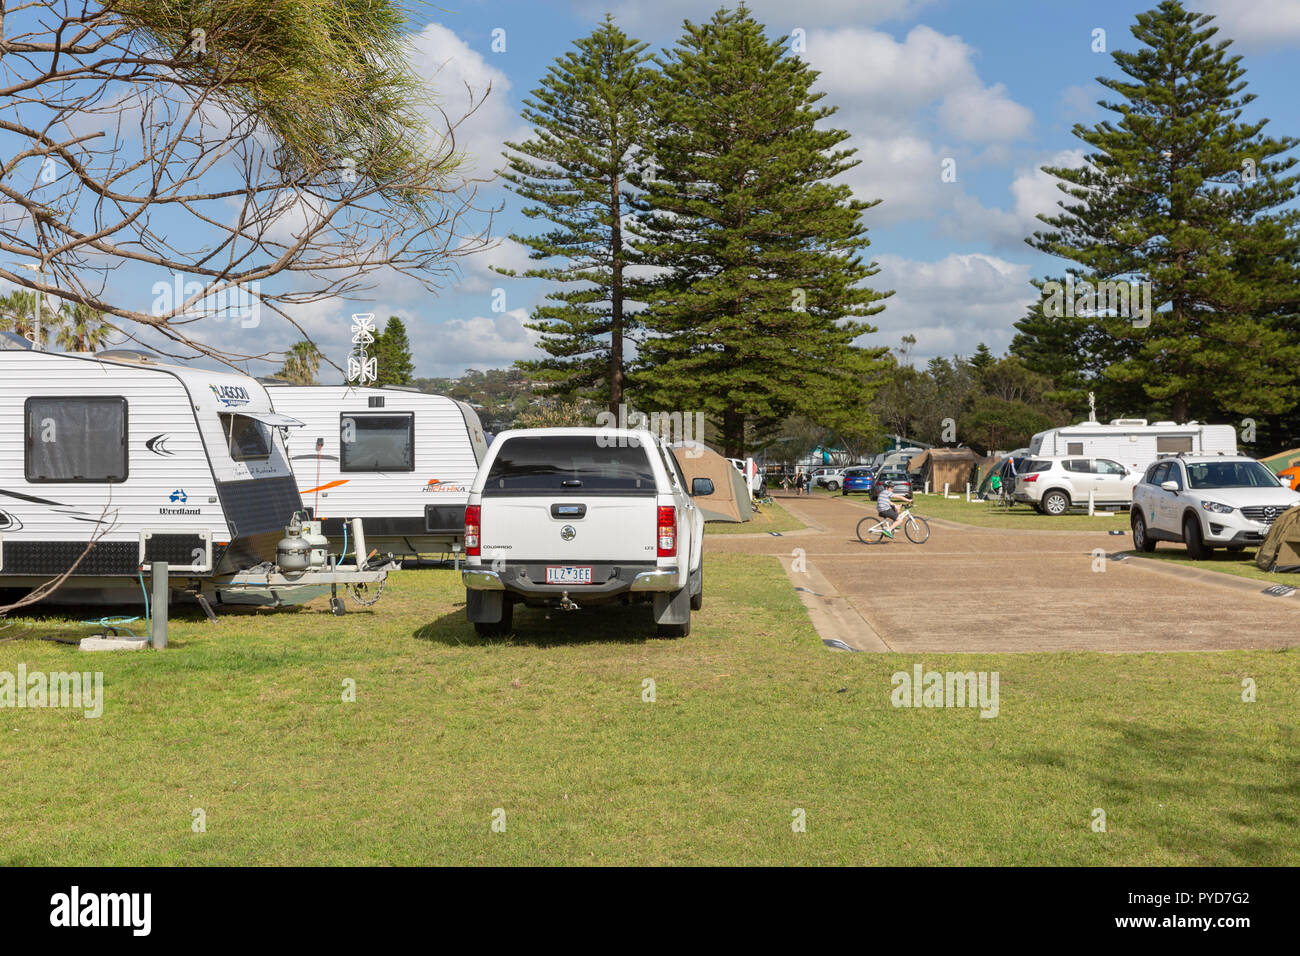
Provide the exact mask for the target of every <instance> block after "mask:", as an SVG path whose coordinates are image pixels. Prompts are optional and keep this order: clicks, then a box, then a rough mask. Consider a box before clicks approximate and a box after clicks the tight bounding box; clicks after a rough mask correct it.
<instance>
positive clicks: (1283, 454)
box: [1259, 448, 1300, 475]
mask: <svg viewBox="0 0 1300 956" xmlns="http://www.w3.org/2000/svg"><path fill="white" fill-rule="evenodd" d="M1259 463H1260V464H1261V465H1263V466H1265V467H1266V468H1267V469H1268V470H1269V471H1271V472H1273V474H1275V475H1276V474H1278V473H1280V472H1281V471H1282V470H1283V469H1285V468H1290V467H1291V466H1292V465H1300V448H1292V449H1291V450H1290V451H1280V452H1278V453H1277V454H1276V455H1270V456H1269V457H1267V458H1261V459H1260V460H1259Z"/></svg>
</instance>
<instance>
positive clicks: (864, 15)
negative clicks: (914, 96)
mask: <svg viewBox="0 0 1300 956" xmlns="http://www.w3.org/2000/svg"><path fill="white" fill-rule="evenodd" d="M934 3H935V0H819V2H817V3H806V4H803V5H802V6H799V7H797V8H796V7H792V6H791V4H790V3H789V2H787V0H747V2H746V6H748V7H749V9H750V10H751V11H752V12H753V14H754V18H755V19H756V20H758V21H759V22H760V23H763V24H766V25H767V27H768V28H769V29H770V30H771V31H772V32H773V33H776V34H777V35H782V34H786V33H789V32H790V31H791V30H793V29H795V28H796V27H802V28H804V29H807V28H808V27H813V26H822V25H824V24H833V23H844V22H845V21H847V20H855V21H857V22H859V23H881V22H884V21H887V20H910V19H911V18H912V17H914V16H915V15H916V14H917V13H918V12H920V11H921V10H923V9H925V8H926V7H929V6H931V5H933V4H934ZM573 5H574V7H575V8H576V9H577V12H578V13H579V14H580V15H582V16H584V17H587V18H589V19H591V20H592V22H593V23H594V22H595V21H596V20H598V19H600V18H601V17H603V16H604V15H605V13H606V11H608V12H609V13H611V14H613V15H614V19H615V20H616V21H617V22H618V25H619V26H620V27H622V28H623V29H624V30H626V31H628V32H629V33H633V34H635V33H636V32H637V31H640V32H642V33H644V34H645V36H644V37H642V38H643V39H652V38H653V39H661V38H663V36H664V35H665V34H667V35H669V36H672V37H675V36H676V35H677V34H678V33H680V32H681V25H682V21H683V20H690V21H691V22H693V23H700V22H703V21H706V20H708V19H710V18H711V17H712V16H713V12H714V11H715V10H716V9H717V8H718V7H719V6H721V4H720V3H713V4H708V3H701V2H700V0H658V2H656V3H647V2H646V0H573ZM736 5H737V4H728V6H733V7H734V6H736Z"/></svg>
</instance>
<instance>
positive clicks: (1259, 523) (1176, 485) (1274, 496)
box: [1129, 455, 1300, 558]
mask: <svg viewBox="0 0 1300 956" xmlns="http://www.w3.org/2000/svg"><path fill="white" fill-rule="evenodd" d="M1297 503H1300V494H1297V493H1296V492H1294V491H1292V490H1291V489H1290V488H1288V487H1287V486H1286V485H1284V484H1282V483H1281V482H1280V481H1278V480H1277V478H1276V477H1275V476H1274V475H1273V473H1272V472H1271V471H1269V470H1268V469H1267V468H1265V467H1264V466H1263V465H1261V464H1260V463H1259V462H1257V461H1255V460H1254V459H1253V458H1245V457H1238V456H1236V455H1233V456H1226V455H1223V456H1198V457H1192V456H1190V455H1180V456H1178V457H1177V458H1165V459H1162V460H1161V461H1157V462H1155V463H1154V464H1152V465H1151V466H1150V467H1149V468H1147V470H1146V474H1145V475H1143V476H1142V480H1141V481H1140V482H1139V483H1138V485H1137V487H1136V488H1134V489H1133V507H1132V508H1131V509H1130V512H1129V515H1130V517H1129V521H1130V523H1131V524H1132V526H1133V547H1134V548H1136V549H1137V550H1139V551H1154V550H1155V547H1156V542H1157V541H1181V542H1183V543H1184V544H1186V545H1187V554H1188V555H1189V556H1190V557H1193V558H1204V557H1207V556H1208V555H1209V553H1210V552H1211V551H1213V550H1214V549H1215V548H1216V547H1226V548H1227V549H1228V550H1229V551H1240V550H1241V549H1242V548H1244V547H1246V546H1247V545H1258V544H1260V543H1261V542H1262V541H1263V540H1264V538H1265V537H1267V536H1268V529H1269V526H1270V525H1271V524H1272V523H1273V521H1274V520H1275V519H1276V518H1277V516H1278V515H1280V514H1281V513H1282V512H1284V511H1286V510H1287V509H1288V508H1290V507H1291V506H1293V505H1295V504H1297Z"/></svg>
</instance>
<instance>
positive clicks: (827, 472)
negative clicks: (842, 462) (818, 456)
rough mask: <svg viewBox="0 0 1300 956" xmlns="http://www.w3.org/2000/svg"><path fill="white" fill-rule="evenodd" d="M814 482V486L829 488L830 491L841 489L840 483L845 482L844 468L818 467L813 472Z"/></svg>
mask: <svg viewBox="0 0 1300 956" xmlns="http://www.w3.org/2000/svg"><path fill="white" fill-rule="evenodd" d="M812 483H813V487H814V488H827V489H829V490H830V491H839V490H840V485H842V484H844V469H843V468H818V469H817V470H816V471H814V472H813V473H812Z"/></svg>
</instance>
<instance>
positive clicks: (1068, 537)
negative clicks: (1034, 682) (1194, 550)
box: [705, 495, 1300, 653]
mask: <svg viewBox="0 0 1300 956" xmlns="http://www.w3.org/2000/svg"><path fill="white" fill-rule="evenodd" d="M924 501H925V499H924V498H918V505H919V507H918V510H919V512H920V513H921V514H924V513H925V504H924ZM781 504H782V505H783V506H784V507H785V508H786V509H787V510H788V511H790V512H791V513H792V514H794V515H795V516H797V517H798V518H799V519H800V520H802V521H803V522H804V523H805V524H807V525H809V530H805V531H796V532H787V533H786V534H784V535H782V536H781V537H773V536H771V535H766V534H760V535H755V536H752V537H751V536H748V535H745V536H736V535H710V536H707V537H706V538H705V547H706V549H707V550H708V551H712V552H746V553H753V554H770V555H774V556H776V557H779V558H781V560H782V563H783V564H784V565H785V567H786V571H787V573H788V574H789V576H790V579H791V581H792V583H793V584H794V586H795V587H796V588H798V589H799V593H800V596H801V598H803V600H804V603H805V605H806V606H807V607H808V609H809V612H810V614H811V616H812V618H813V623H814V624H815V625H816V626H817V629H818V631H819V632H820V633H821V635H822V638H823V640H838V641H841V642H843V643H844V644H846V645H848V646H849V647H851V648H853V649H855V650H875V651H885V650H889V651H897V652H905V653H911V652H985V651H992V652H1007V651H1067V650H1068V651H1206V650H1231V649H1240V648H1276V647H1295V646H1300V593H1298V594H1297V595H1295V596H1293V597H1283V598H1278V597H1270V596H1267V595H1264V594H1262V593H1261V590H1262V589H1263V588H1264V587H1265V585H1264V584H1262V583H1260V582H1258V581H1247V580H1245V579H1239V578H1234V577H1232V576H1230V575H1223V574H1217V573H1214V572H1205V573H1202V574H1199V575H1196V576H1192V575H1185V574H1182V573H1179V572H1177V571H1175V570H1173V569H1172V568H1170V567H1169V566H1159V565H1156V564H1155V562H1153V561H1148V560H1143V559H1137V558H1130V559H1128V560H1124V561H1112V560H1104V561H1101V562H1098V561H1097V560H1096V558H1095V557H1094V552H1095V550H1096V549H1101V550H1102V551H1103V552H1104V553H1106V554H1113V553H1115V552H1119V551H1122V550H1125V549H1127V548H1129V547H1131V545H1132V542H1131V541H1130V540H1129V538H1128V537H1127V536H1125V537H1119V536H1114V535H1108V534H1107V533H1106V532H1104V531H1086V532H1081V531H1059V532H1058V531H1000V530H995V529H988V528H974V527H970V526H967V525H959V524H955V523H952V522H947V521H937V520H933V519H932V520H931V522H930V524H931V534H930V540H929V541H928V542H927V543H926V544H924V545H914V544H911V543H910V542H908V541H907V540H906V539H905V538H904V537H903V536H902V534H901V533H900V534H899V537H898V538H897V539H896V540H894V541H892V542H889V543H885V544H878V545H864V544H862V543H861V542H860V541H858V539H857V536H856V534H855V533H854V529H855V527H856V526H857V522H858V519H859V518H861V517H862V516H863V515H864V514H867V513H869V512H866V511H864V510H863V509H862V507H861V506H859V505H854V504H850V503H849V502H847V501H844V500H841V499H840V498H825V497H799V498H796V497H794V496H793V495H791V496H781ZM1094 566H1097V567H1104V568H1105V570H1104V571H1095V570H1094ZM1296 583H1297V584H1300V580H1298V581H1297V582H1296Z"/></svg>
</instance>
